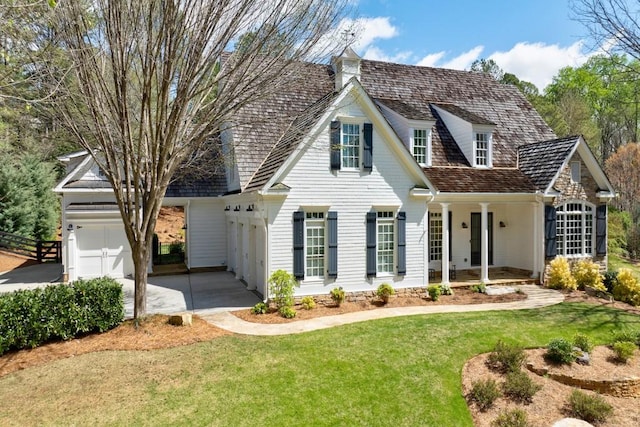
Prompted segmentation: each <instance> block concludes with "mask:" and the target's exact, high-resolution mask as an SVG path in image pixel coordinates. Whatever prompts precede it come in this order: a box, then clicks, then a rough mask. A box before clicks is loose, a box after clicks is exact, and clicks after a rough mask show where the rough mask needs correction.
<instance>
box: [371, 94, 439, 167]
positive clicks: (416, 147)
mask: <svg viewBox="0 0 640 427" xmlns="http://www.w3.org/2000/svg"><path fill="white" fill-rule="evenodd" d="M376 103H377V105H378V106H379V107H380V110H381V111H382V115H383V116H384V117H385V119H387V121H388V122H389V124H390V125H391V127H392V128H393V130H394V131H395V132H396V134H397V135H398V137H400V140H401V141H402V143H403V144H404V145H405V146H406V147H407V149H408V150H409V152H411V155H412V156H413V158H414V159H416V162H418V163H419V164H420V166H423V167H429V166H431V159H432V146H431V134H432V132H433V126H434V125H435V124H436V119H435V117H433V114H431V110H430V109H428V108H426V109H425V108H420V107H417V106H413V105H409V104H407V103H404V102H402V101H397V100H391V99H378V100H376Z"/></svg>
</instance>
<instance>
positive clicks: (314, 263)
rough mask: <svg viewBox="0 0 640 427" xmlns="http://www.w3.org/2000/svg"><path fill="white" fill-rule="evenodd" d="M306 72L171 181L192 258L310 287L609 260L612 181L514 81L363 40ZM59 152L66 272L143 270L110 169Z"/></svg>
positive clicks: (240, 118) (358, 287)
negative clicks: (400, 58) (212, 166)
mask: <svg viewBox="0 0 640 427" xmlns="http://www.w3.org/2000/svg"><path fill="white" fill-rule="evenodd" d="M300 72H301V73H302V74H303V75H302V76H301V77H302V78H301V79H299V81H298V83H296V84H292V85H291V87H290V88H289V90H283V91H281V92H279V93H278V94H277V95H274V96H273V97H271V98H270V99H263V100H259V101H256V102H255V103H254V104H253V105H250V106H247V107H246V108H245V109H243V110H242V111H241V112H240V113H239V114H238V115H237V116H236V117H234V119H233V121H232V122H231V123H229V126H226V127H225V129H223V130H222V131H221V140H222V144H223V151H224V152H229V153H232V154H233V156H234V158H233V161H231V162H227V164H228V165H229V167H228V168H227V170H226V171H225V173H224V174H223V176H216V178H215V179H211V180H207V181H203V182H200V183H196V184H191V185H184V184H174V185H172V187H171V188H170V189H169V191H168V192H167V197H166V198H165V201H164V204H166V205H181V206H184V207H185V212H186V223H187V233H186V241H187V258H186V263H187V266H188V267H189V268H190V269H197V268H212V267H218V268H224V269H226V270H229V271H233V272H235V275H236V277H238V278H239V279H242V280H243V281H245V282H246V284H247V286H248V287H249V288H250V289H256V290H257V291H258V292H260V293H261V294H263V295H266V294H268V289H267V278H268V277H269V275H270V274H271V272H273V271H275V270H278V269H284V270H287V271H290V272H292V273H294V274H295V276H296V277H297V278H298V279H299V282H300V287H299V288H297V289H296V292H297V294H299V295H309V294H326V293H327V292H329V290H331V289H332V288H334V287H337V286H342V287H343V288H344V289H345V290H346V291H349V292H357V291H367V290H372V289H375V288H376V287H377V286H378V285H379V284H380V283H382V282H389V283H391V284H392V285H393V286H394V287H396V288H411V287H419V286H425V285H427V284H428V282H429V279H430V271H431V277H432V278H433V272H434V271H436V272H440V273H441V279H439V280H438V281H442V282H444V283H448V282H450V280H451V274H452V273H453V271H456V270H457V271H459V270H476V271H477V273H478V276H479V279H480V280H482V281H484V282H486V283H488V282H490V281H491V279H492V278H491V270H490V267H509V268H514V269H518V270H521V271H527V272H528V273H529V274H530V275H531V276H532V277H534V278H541V277H542V276H543V273H544V270H545V266H546V265H547V262H548V260H549V259H551V258H553V257H555V256H556V255H563V256H567V257H590V258H593V259H594V260H596V261H597V262H600V263H602V264H605V265H606V205H607V202H608V200H610V199H611V198H612V197H614V190H613V188H612V186H611V184H610V183H609V181H608V179H607V177H606V176H605V174H604V173H603V171H602V170H601V168H600V167H599V165H598V163H597V161H596V160H595V158H594V156H593V155H592V153H591V151H590V150H589V148H588V146H587V144H586V143H585V141H584V140H583V138H582V137H580V136H572V137H567V138H561V139H558V138H556V135H554V134H553V132H552V131H551V129H550V128H549V127H548V126H547V125H546V124H545V123H544V121H543V120H542V119H541V118H540V116H539V115H538V113H537V112H536V111H535V110H534V109H533V107H532V106H531V105H530V104H529V103H528V102H527V100H526V99H525V98H524V97H523V96H522V95H521V93H520V92H519V91H518V90H517V89H516V88H515V87H513V86H509V85H504V84H500V83H498V82H496V81H494V80H493V79H492V78H490V77H488V76H486V75H483V74H479V73H471V72H466V71H454V70H445V69H437V68H428V67H417V66H409V65H399V64H392V63H386V62H379V61H368V60H363V59H361V58H359V57H358V56H357V55H356V54H355V53H354V52H353V51H352V50H351V49H347V50H346V51H345V52H344V53H343V54H342V55H341V56H339V57H337V58H334V59H333V61H332V64H330V65H320V64H305V66H304V67H303V69H302V70H301V71H300ZM62 160H64V161H66V162H67V164H68V175H67V176H66V177H65V179H64V180H63V181H62V182H61V183H60V184H59V185H58V187H57V188H56V191H58V192H60V193H61V194H62V195H63V210H64V212H63V246H64V250H63V252H64V266H65V272H66V274H68V278H69V279H70V280H75V279H77V278H79V277H90V276H99V275H104V274H109V275H113V276H123V275H128V274H131V273H132V263H131V259H130V251H129V248H128V245H127V242H126V238H124V233H123V231H122V222H121V220H120V219H119V216H118V212H117V209H116V208H115V205H114V204H113V195H112V192H111V189H110V187H109V185H108V182H106V181H105V180H104V178H103V177H101V176H100V172H99V171H98V170H96V169H95V166H93V164H92V162H91V160H90V157H88V156H86V153H84V154H78V153H76V155H71V156H69V157H67V158H64V159H62ZM454 266H455V270H454ZM432 280H433V279H432Z"/></svg>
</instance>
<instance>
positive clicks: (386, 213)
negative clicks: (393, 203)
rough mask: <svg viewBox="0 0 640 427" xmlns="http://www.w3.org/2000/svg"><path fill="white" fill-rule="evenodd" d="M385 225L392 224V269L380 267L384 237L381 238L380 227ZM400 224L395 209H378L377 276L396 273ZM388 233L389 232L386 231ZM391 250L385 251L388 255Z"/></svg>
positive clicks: (391, 275) (387, 275)
mask: <svg viewBox="0 0 640 427" xmlns="http://www.w3.org/2000/svg"><path fill="white" fill-rule="evenodd" d="M385 225H387V226H388V225H391V227H392V229H391V237H392V241H391V255H392V260H391V262H390V265H391V270H390V271H382V270H381V269H380V266H381V264H380V243H381V241H382V239H381V238H380V236H381V234H380V227H381V226H385ZM397 233H398V224H397V221H396V211H395V210H376V276H377V277H393V276H395V275H396V264H397V260H398V250H397V243H398V236H397ZM386 234H387V235H388V234H389V233H386ZM388 252H389V250H388V249H386V250H385V253H387V255H388ZM386 264H389V263H386Z"/></svg>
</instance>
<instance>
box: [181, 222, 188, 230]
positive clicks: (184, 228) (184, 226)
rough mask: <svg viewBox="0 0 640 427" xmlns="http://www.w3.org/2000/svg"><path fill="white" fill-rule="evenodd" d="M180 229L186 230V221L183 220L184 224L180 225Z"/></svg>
mask: <svg viewBox="0 0 640 427" xmlns="http://www.w3.org/2000/svg"><path fill="white" fill-rule="evenodd" d="M182 229H183V230H186V229H187V223H186V222H185V223H184V225H183V226H182Z"/></svg>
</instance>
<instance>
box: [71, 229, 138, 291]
mask: <svg viewBox="0 0 640 427" xmlns="http://www.w3.org/2000/svg"><path fill="white" fill-rule="evenodd" d="M76 239H77V247H78V252H77V253H78V263H77V266H78V267H77V270H78V273H77V274H78V277H79V278H83V279H88V278H92V277H102V276H110V277H114V278H120V277H124V276H126V275H128V274H131V273H132V272H133V261H132V260H131V248H130V246H129V242H128V241H127V236H126V234H125V232H124V228H123V226H122V225H117V224H113V225H95V224H90V225H79V226H78V227H77V231H76Z"/></svg>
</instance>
